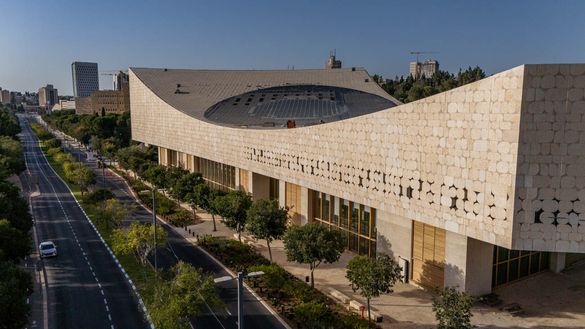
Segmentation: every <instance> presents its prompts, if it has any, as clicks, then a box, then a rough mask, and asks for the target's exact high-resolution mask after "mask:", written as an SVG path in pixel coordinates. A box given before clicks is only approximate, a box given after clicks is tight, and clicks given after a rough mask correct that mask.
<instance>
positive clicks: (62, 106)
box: [51, 99, 75, 111]
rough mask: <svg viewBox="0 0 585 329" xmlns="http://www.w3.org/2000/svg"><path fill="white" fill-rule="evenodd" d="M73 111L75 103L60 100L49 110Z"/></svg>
mask: <svg viewBox="0 0 585 329" xmlns="http://www.w3.org/2000/svg"><path fill="white" fill-rule="evenodd" d="M74 109H75V101H73V100H64V99H61V100H59V102H58V103H57V104H55V105H53V108H52V109H51V111H61V110H74Z"/></svg>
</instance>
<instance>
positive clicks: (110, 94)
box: [75, 72, 130, 114]
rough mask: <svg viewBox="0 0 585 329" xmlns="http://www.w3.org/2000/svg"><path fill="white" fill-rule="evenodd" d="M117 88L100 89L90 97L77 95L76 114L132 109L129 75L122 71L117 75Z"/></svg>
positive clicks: (120, 111) (118, 111)
mask: <svg viewBox="0 0 585 329" xmlns="http://www.w3.org/2000/svg"><path fill="white" fill-rule="evenodd" d="M116 80H117V84H116V88H117V89H116V90H98V91H94V92H92V93H91V95H90V96H88V97H76V98H75V101H76V108H75V113H76V114H93V113H98V114H101V113H106V114H107V113H122V112H128V111H130V92H129V87H128V77H127V75H126V74H125V73H123V72H120V73H119V74H117V75H116Z"/></svg>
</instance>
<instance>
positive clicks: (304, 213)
mask: <svg viewBox="0 0 585 329" xmlns="http://www.w3.org/2000/svg"><path fill="white" fill-rule="evenodd" d="M310 206H311V201H310V200H309V189H308V188H306V187H304V186H301V209H300V211H299V214H300V215H301V225H305V224H307V223H308V222H309V214H310V211H311V209H310Z"/></svg>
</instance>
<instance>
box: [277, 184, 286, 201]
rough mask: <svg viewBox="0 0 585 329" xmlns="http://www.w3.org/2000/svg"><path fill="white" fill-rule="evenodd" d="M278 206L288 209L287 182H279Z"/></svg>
mask: <svg viewBox="0 0 585 329" xmlns="http://www.w3.org/2000/svg"><path fill="white" fill-rule="evenodd" d="M278 206H280V207H286V182H285V181H283V180H282V179H279V180H278Z"/></svg>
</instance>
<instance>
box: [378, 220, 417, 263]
mask: <svg viewBox="0 0 585 329" xmlns="http://www.w3.org/2000/svg"><path fill="white" fill-rule="evenodd" d="M376 232H377V236H376V251H377V252H381V253H384V254H387V255H390V256H392V257H394V259H396V260H398V257H400V258H402V259H406V260H408V261H409V262H410V261H411V259H412V220H410V219H408V218H404V217H402V216H398V215H395V214H392V213H389V212H386V211H381V210H377V209H376Z"/></svg>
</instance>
